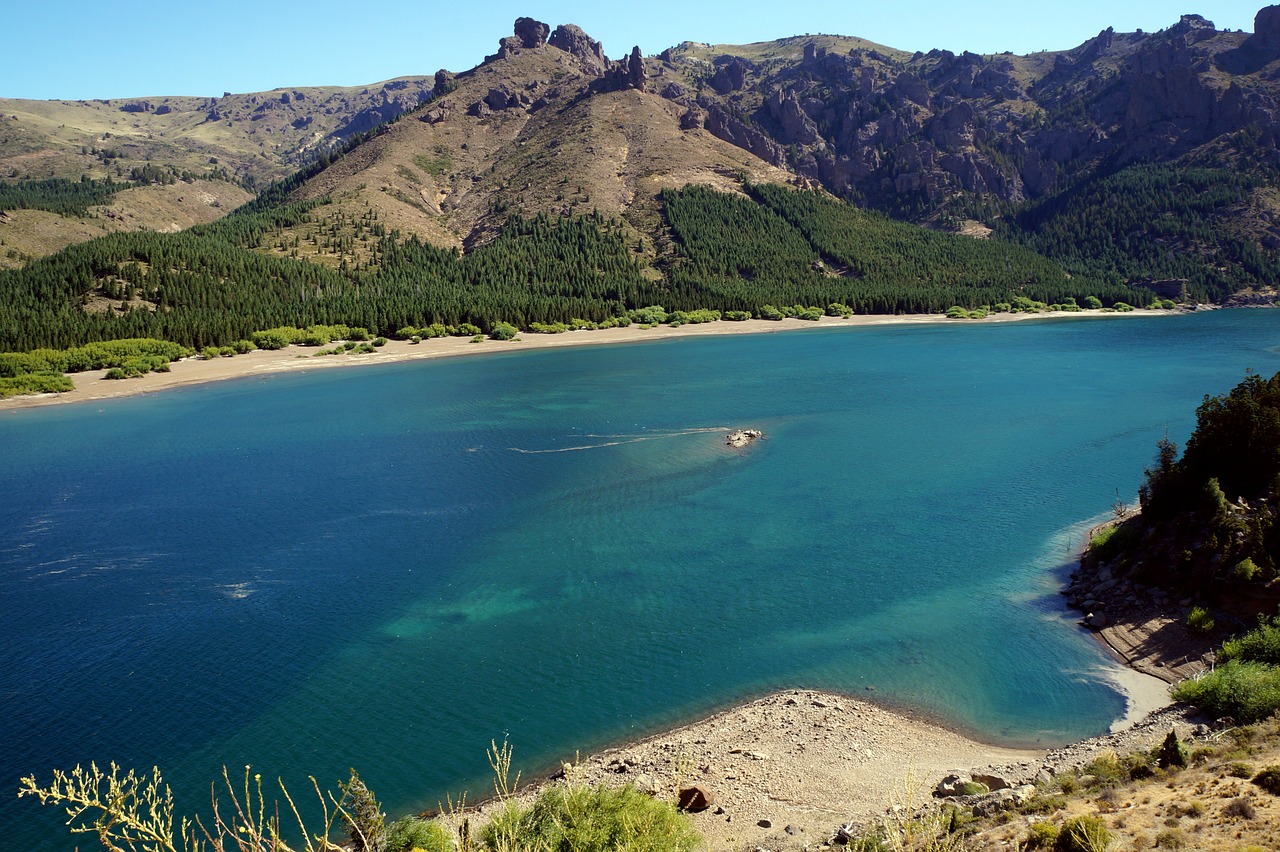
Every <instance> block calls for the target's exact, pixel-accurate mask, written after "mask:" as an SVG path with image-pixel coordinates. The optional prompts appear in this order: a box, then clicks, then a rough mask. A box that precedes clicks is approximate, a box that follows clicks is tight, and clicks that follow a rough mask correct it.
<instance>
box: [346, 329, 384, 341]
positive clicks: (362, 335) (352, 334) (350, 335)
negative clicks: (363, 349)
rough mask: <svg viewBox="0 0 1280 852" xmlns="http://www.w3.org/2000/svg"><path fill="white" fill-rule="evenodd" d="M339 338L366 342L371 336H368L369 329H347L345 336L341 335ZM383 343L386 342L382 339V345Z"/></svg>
mask: <svg viewBox="0 0 1280 852" xmlns="http://www.w3.org/2000/svg"><path fill="white" fill-rule="evenodd" d="M340 336H341V337H345V338H346V339H347V340H368V339H369V338H370V336H371V335H370V334H369V329H367V328H349V329H347V333H346V334H343V335H340ZM385 342H386V339H385V338H383V343H385Z"/></svg>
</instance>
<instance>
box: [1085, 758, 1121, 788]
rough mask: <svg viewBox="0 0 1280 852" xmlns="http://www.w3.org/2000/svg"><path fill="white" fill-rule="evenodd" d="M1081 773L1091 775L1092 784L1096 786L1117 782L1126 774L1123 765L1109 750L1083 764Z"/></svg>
mask: <svg viewBox="0 0 1280 852" xmlns="http://www.w3.org/2000/svg"><path fill="white" fill-rule="evenodd" d="M1081 774H1083V775H1092V776H1093V777H1094V779H1095V780H1094V782H1093V785H1092V786H1097V787H1102V786H1108V785H1112V784H1117V783H1119V782H1120V781H1121V780H1122V779H1124V778H1125V776H1126V775H1127V773H1126V772H1125V769H1124V766H1122V765H1121V763H1120V758H1118V757H1116V756H1115V754H1114V753H1113V752H1109V751H1106V752H1103V753H1102V754H1100V755H1098V756H1097V757H1095V758H1094V759H1093V760H1091V761H1089V762H1088V763H1087V764H1085V767H1084V769H1082V770H1081Z"/></svg>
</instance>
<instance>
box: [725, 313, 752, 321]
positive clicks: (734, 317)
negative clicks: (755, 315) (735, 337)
mask: <svg viewBox="0 0 1280 852" xmlns="http://www.w3.org/2000/svg"><path fill="white" fill-rule="evenodd" d="M724 318H725V319H727V320H728V321H729V322H745V321H747V320H749V319H751V314H750V313H748V312H747V311H725V312H724Z"/></svg>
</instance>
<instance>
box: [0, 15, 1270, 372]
mask: <svg viewBox="0 0 1280 852" xmlns="http://www.w3.org/2000/svg"><path fill="white" fill-rule="evenodd" d="M1255 29H1256V31H1255V32H1254V33H1252V34H1247V33H1241V32H1226V31H1219V30H1217V29H1216V28H1215V27H1214V26H1213V24H1212V23H1211V22H1209V21H1207V20H1205V19H1203V18H1201V17H1199V16H1196V15H1186V16H1183V17H1182V19H1181V20H1180V21H1179V22H1178V23H1177V24H1175V25H1174V26H1172V27H1170V28H1168V29H1166V30H1162V31H1160V32H1157V33H1141V32H1139V33H1128V34H1119V33H1115V32H1113V31H1111V30H1105V31H1103V32H1102V33H1100V34H1099V35H1098V36H1097V37H1096V38H1094V39H1091V40H1089V41H1088V42H1086V43H1085V44H1083V45H1081V46H1080V47H1078V48H1075V49H1074V50H1070V51H1063V52H1057V53H1047V52H1046V53H1038V54H1033V55H1031V56H1023V57H1020V56H1014V55H1012V54H1001V55H994V56H978V55H975V54H970V53H963V54H960V55H955V54H952V53H949V52H946V51H931V52H929V53H927V54H925V53H915V54H908V53H905V52H902V51H897V50H894V49H892V48H889V47H885V46H882V45H876V44H873V43H871V42H867V41H864V40H861V39H856V38H849V37H843V36H827V35H818V36H806V37H803V38H791V39H783V40H780V41H774V42H766V43H760V44H753V45H743V46H727V45H720V46H713V45H706V44H697V43H691V42H685V43H683V44H680V45H678V46H676V47H673V48H671V49H669V50H666V51H664V52H663V53H662V54H661V55H660V56H657V57H644V56H642V55H641V54H640V51H639V49H638V48H637V49H633V50H632V51H630V53H628V54H627V55H625V56H624V57H623V58H622V59H618V60H611V59H610V58H608V57H607V56H606V54H605V52H604V48H603V46H602V45H601V44H600V43H599V42H598V41H596V40H594V39H592V38H591V37H590V36H589V35H587V33H585V32H584V31H583V30H582V29H580V28H579V27H577V26H574V25H571V24H564V25H560V26H557V27H555V28H554V30H553V29H552V28H551V27H550V26H549V25H547V24H544V23H542V22H539V21H536V20H533V19H531V18H519V19H517V20H516V22H515V26H514V28H513V34H512V35H510V36H506V37H504V38H502V39H500V40H499V44H498V49H497V51H496V52H495V53H494V54H493V55H491V56H488V57H486V58H485V60H484V61H483V62H482V63H480V64H479V65H477V66H476V67H475V68H472V69H471V70H469V71H465V72H462V73H459V74H452V73H450V72H448V71H440V72H438V73H437V74H435V75H434V76H433V77H431V78H404V79H402V80H399V81H392V82H390V83H386V84H382V85H381V86H380V87H369V88H368V89H364V90H360V91H358V92H357V91H354V90H343V91H340V92H339V91H331V90H323V91H322V90H303V89H298V90H288V91H285V90H277V91H276V92H273V93H265V94H258V95H246V96H227V97H225V98H220V99H203V100H201V99H186V100H183V99H178V98H169V99H163V98H142V99H133V100H128V101H120V102H116V101H113V102H95V104H94V105H89V104H78V105H68V104H61V103H60V102H54V103H48V104H34V105H32V104H31V102H24V103H25V104H27V105H26V106H25V107H23V108H24V109H25V110H26V112H25V113H14V112H9V113H5V116H6V117H4V118H3V120H0V174H3V173H4V172H6V171H7V173H8V174H10V175H11V178H10V179H9V180H7V181H5V180H2V179H0V211H4V212H3V213H2V214H0V264H5V265H8V266H11V267H22V268H21V270H19V271H15V272H13V273H0V293H3V294H4V296H3V298H0V348H3V347H11V348H23V347H35V346H57V347H62V346H68V345H73V344H77V343H83V342H85V341H89V340H102V339H111V338H113V337H119V336H122V335H124V333H125V332H126V331H127V332H129V333H130V334H133V335H137V336H142V335H155V336H167V337H168V338H169V339H175V340H179V341H180V342H184V343H187V344H189V345H200V346H204V345H209V344H219V345H225V344H226V343H228V342H231V341H233V340H235V339H237V338H238V337H242V336H244V335H246V334H249V333H251V332H253V331H255V330H258V329H261V328H264V327H267V326H264V325H262V324H263V323H269V324H271V325H277V324H288V323H299V324H304V325H305V324H309V323H317V322H320V323H333V324H348V325H355V326H365V327H367V328H368V329H370V330H376V331H379V332H381V333H384V334H390V333H392V332H394V331H395V330H397V329H400V328H410V327H414V328H421V327H424V326H428V325H431V326H435V325H442V326H454V327H456V328H462V327H464V326H467V327H469V326H472V325H475V326H479V327H481V328H483V329H486V330H487V329H489V328H491V327H492V326H493V325H495V324H497V323H503V322H507V323H514V324H516V325H519V326H521V327H526V326H527V325H528V324H531V323H539V324H555V323H564V322H569V321H571V320H574V319H580V320H585V321H591V322H604V321H608V320H610V319H613V318H617V317H619V316H621V315H622V314H623V313H625V312H627V311H635V310H637V309H640V308H643V307H645V306H648V305H663V306H665V307H666V308H668V309H677V310H680V311H686V312H688V311H696V310H698V309H701V308H713V309H715V310H720V311H730V312H734V313H746V314H756V315H769V314H771V313H774V312H777V311H778V310H779V308H780V307H786V306H791V307H790V308H788V309H789V310H790V309H794V311H795V312H797V313H813V312H814V310H817V311H819V312H820V311H821V310H822V309H823V306H829V307H830V309H832V310H835V311H837V312H839V311H842V310H844V309H846V308H853V309H855V310H858V311H860V312H919V311H943V310H947V309H948V308H949V307H951V306H955V307H956V308H957V309H958V313H967V312H969V311H972V310H975V309H976V310H1009V309H1019V308H1022V309H1026V308H1034V306H1035V305H1036V304H1037V303H1041V304H1043V305H1045V306H1049V305H1059V306H1065V307H1068V308H1070V307H1074V306H1075V305H1076V304H1085V303H1087V304H1094V303H1095V302H1099V303H1101V304H1103V305H1107V306H1111V305H1117V306H1128V305H1138V306H1148V305H1151V304H1153V303H1156V302H1161V303H1162V304H1166V305H1168V304H1172V301H1171V300H1177V301H1184V302H1197V301H1198V302H1216V303H1231V302H1237V303H1239V302H1243V303H1270V302H1273V301H1274V300H1275V299H1276V293H1277V291H1276V287H1277V283H1278V282H1280V254H1278V253H1277V252H1278V251H1280V219H1278V218H1277V217H1278V216H1280V151H1278V149H1277V141H1278V140H1280V82H1277V81H1278V80H1280V6H1272V7H1267V8H1265V9H1263V10H1262V11H1261V12H1259V13H1258V16H1257V19H1256V24H1255ZM5 103H8V104H10V105H12V104H14V103H15V102H12V101H10V102H0V112H4V109H3V107H4V104H5ZM9 108H10V109H15V108H14V107H12V106H10V107H9ZM64 109H65V110H68V111H69V112H67V113H65V114H66V115H67V116H72V115H75V116H79V118H78V119H77V120H79V122H80V123H79V125H73V123H72V122H71V121H70V120H69V119H64V118H63V115H64V113H63V112H61V110H64ZM41 111H43V112H41ZM14 115H18V116H19V117H18V118H14V117H13V116H14ZM23 115H25V116H27V117H26V118H23V117H22V116H23ZM32 116H42V117H41V118H40V119H39V123H38V124H39V128H40V132H39V133H37V132H36V131H35V130H33V129H32V128H34V127H36V126H37V121H36V119H35V118H33V117H32ZM90 117H92V121H91V120H90ZM382 119H386V120H385V121H383V120H382ZM64 121H65V123H66V125H67V126H66V127H62V126H61V124H62V123H63V122H64ZM95 122H97V123H96V124H95ZM112 122H114V123H112ZM73 126H74V127H78V128H79V129H77V130H74V131H73V130H71V129H69V128H72V127H73ZM86 128H88V130H86ZM108 128H110V129H108ZM55 131H56V133H55ZM77 133H78V134H81V136H80V137H79V138H80V139H82V140H83V141H81V142H80V143H77V142H76V141H75V135H76V134H77ZM86 133H90V135H87V136H86V135H84V134H86ZM6 134H7V135H6ZM41 134H43V135H41ZM108 134H110V136H108ZM122 137H123V138H122ZM268 140H270V141H268ZM103 144H110V145H115V146H117V147H114V148H107V149H104V148H103V147H102V145H103ZM215 145H220V146H221V147H218V148H216V150H217V151H220V152H222V153H210V152H211V151H213V150H214V148H213V147H209V146H215ZM255 148H256V149H257V150H256V151H255ZM148 157H149V158H150V159H147V158H148ZM214 159H216V160H217V162H213V160H214ZM37 163H38V164H43V165H41V166H40V167H39V168H37V169H36V170H35V171H34V172H33V171H31V168H30V166H31V164H37ZM293 163H296V164H299V165H300V168H298V169H297V170H296V171H295V172H293V173H292V174H291V175H289V176H288V177H286V178H284V179H282V180H280V181H277V182H276V183H274V184H272V185H271V186H270V187H268V188H267V189H266V190H264V191H263V192H262V193H260V194H259V195H258V197H257V198H256V199H254V200H253V201H252V202H251V203H249V204H246V205H245V206H244V207H242V208H240V210H239V211H238V212H237V214H236V215H234V216H231V217H227V218H224V219H221V221H218V222H214V223H213V225H208V224H206V225H202V226H201V227H198V228H194V229H192V230H189V231H184V232H183V233H182V234H179V235H173V238H172V239H163V238H161V237H162V236H163V235H156V234H151V235H143V236H140V237H138V238H136V239H124V238H123V237H120V238H115V237H112V236H111V235H109V234H108V235H107V236H103V237H99V238H96V239H93V240H92V241H91V242H89V243H87V244H86V246H84V247H83V250H82V251H81V250H79V249H80V248H81V247H76V249H77V250H76V251H64V252H59V253H58V254H55V255H53V256H51V257H49V258H47V261H48V262H47V263H46V262H45V261H44V260H33V259H32V258H35V257H38V256H40V255H42V254H44V253H47V252H49V251H54V250H56V249H57V248H58V247H59V240H61V241H62V243H63V244H65V243H69V242H73V241H76V240H80V239H85V238H88V237H93V236H94V235H95V234H99V233H103V232H104V231H110V230H113V229H116V230H128V231H172V230H179V229H181V228H182V227H183V225H184V223H185V222H187V221H202V222H208V221H209V220H212V219H218V218H219V217H220V216H222V214H224V213H226V212H228V211H229V210H230V209H231V208H232V207H234V206H235V204H236V203H237V199H236V198H235V193H236V192H239V193H241V195H240V200H244V199H247V197H248V196H247V194H244V191H243V186H244V185H248V184H249V183H250V182H251V181H250V178H254V176H255V175H258V174H262V175H267V174H274V175H280V174H283V173H284V172H285V171H286V170H287V169H288V167H289V166H288V164H293ZM24 169H25V170H24ZM77 169H80V173H79V175H78V176H77V174H76V171H77ZM255 170H257V171H255ZM42 175H53V177H52V178H50V179H47V180H32V179H31V178H33V177H40V176H42ZM215 187H222V188H223V190H224V197H219V192H215V191H214V188H215ZM690 187H694V188H692V189H691V188H690ZM784 189H785V191H784ZM161 197H163V198H164V199H166V204H167V205H168V206H163V205H161V204H160V203H159V201H158V200H157V199H158V198H161ZM193 199H196V200H195V201H193ZM127 205H133V206H132V207H130V206H127ZM175 205H176V206H175ZM181 205H185V207H183V206H181ZM143 209H146V210H147V211H149V212H147V213H145V214H143V213H141V212H134V213H131V212H130V211H131V210H136V211H141V210H143ZM180 213H181V214H182V215H181V216H180V215H179V214H180ZM197 214H199V215H197ZM40 217H43V218H40ZM184 217H185V218H184ZM55 219H56V222H57V225H58V226H59V227H60V228H61V230H59V229H58V228H55V227H54V223H55ZM960 235H964V236H960ZM55 237H56V239H55ZM178 237H181V239H178ZM972 237H982V238H983V239H972ZM41 240H43V242H40V241H41ZM247 255H252V256H251V257H250V256H247ZM264 256H265V257H264ZM174 257H181V258H182V261H181V262H180V263H177V264H175V263H174V261H173V258H174ZM268 261H270V262H268ZM298 261H304V262H305V263H298ZM18 272H20V273H21V274H18ZM263 276H265V278H264V277H263ZM301 282H306V284H304V285H303V286H299V285H300V283H301ZM113 303H114V304H115V307H111V305H112V304H113ZM85 305H94V306H98V310H97V311H96V312H87V309H85V308H84V307H83V306H85ZM104 306H105V307H104ZM1122 309H1123V308H1122ZM90 314H91V315H90ZM118 315H122V316H118Z"/></svg>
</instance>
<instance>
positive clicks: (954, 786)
mask: <svg viewBox="0 0 1280 852" xmlns="http://www.w3.org/2000/svg"><path fill="white" fill-rule="evenodd" d="M968 782H969V779H968V778H965V777H964V776H963V775H958V774H956V773H952V774H950V775H948V776H947V777H946V778H943V779H942V780H941V781H939V782H938V786H937V787H935V788H934V789H933V794H934V795H935V796H937V797H938V798H941V799H945V798H948V797H949V796H960V795H963V794H964V785H965V784H967V783H968Z"/></svg>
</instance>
